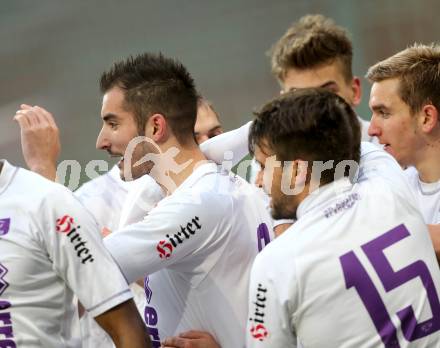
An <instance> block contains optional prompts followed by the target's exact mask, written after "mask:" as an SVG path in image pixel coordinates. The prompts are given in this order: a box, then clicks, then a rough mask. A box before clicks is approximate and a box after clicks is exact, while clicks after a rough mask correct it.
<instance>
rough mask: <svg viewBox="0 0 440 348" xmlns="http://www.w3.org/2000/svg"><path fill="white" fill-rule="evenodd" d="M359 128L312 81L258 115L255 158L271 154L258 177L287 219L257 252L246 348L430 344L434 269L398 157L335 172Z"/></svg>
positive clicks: (436, 314) (356, 149) (438, 316)
mask: <svg viewBox="0 0 440 348" xmlns="http://www.w3.org/2000/svg"><path fill="white" fill-rule="evenodd" d="M359 132H360V129H359V122H358V121H357V118H356V115H355V113H354V112H353V111H352V109H351V108H350V106H349V105H348V104H347V103H346V102H345V101H344V100H343V99H342V98H340V97H338V96H336V95H335V94H333V93H330V92H328V91H325V90H322V89H318V90H317V89H311V90H298V91H294V92H291V93H287V94H285V95H283V96H280V97H278V98H276V99H275V100H273V101H271V102H269V103H268V104H266V105H265V106H264V107H263V108H262V110H261V111H260V112H259V113H258V115H257V118H256V120H255V121H254V123H253V125H252V128H251V133H250V144H251V145H250V147H251V149H253V151H254V154H255V158H256V159H257V160H258V161H259V162H260V163H261V164H262V165H263V166H264V165H265V164H266V165H267V161H268V160H269V159H271V158H275V159H276V160H277V161H280V162H281V163H280V165H279V166H275V167H274V170H273V178H272V179H273V180H272V181H271V182H270V181H267V180H266V181H265V182H264V186H265V189H266V190H267V191H268V192H269V193H270V194H271V198H272V214H273V216H274V217H284V218H297V221H296V222H295V224H294V225H293V226H292V227H291V228H289V229H288V230H287V231H286V232H285V233H284V234H282V235H281V236H279V237H278V238H277V239H275V240H274V241H273V242H272V243H271V244H269V245H268V246H267V247H266V248H265V249H264V250H263V251H262V252H261V253H260V254H259V255H258V256H257V258H256V260H255V263H254V266H253V268H252V273H251V287H250V297H249V315H248V329H247V347H248V348H252V347H271V348H273V347H297V346H302V347H312V348H313V347H367V346H368V347H379V346H385V347H411V346H417V347H435V346H437V345H438V342H439V340H440V302H439V290H440V274H439V272H438V265H437V263H436V260H435V256H434V252H433V248H432V244H431V241H430V239H429V234H428V231H427V228H426V225H425V223H424V221H423V219H422V216H421V215H420V213H419V211H418V209H417V207H416V204H415V202H414V198H413V195H412V193H411V191H410V190H409V187H408V183H407V181H406V179H405V177H404V174H403V171H402V170H401V168H400V166H399V165H398V164H397V162H395V161H394V162H393V161H389V163H388V164H387V165H386V166H385V170H386V171H388V173H389V175H388V176H387V175H382V174H383V173H382V174H378V170H377V169H374V168H371V169H373V170H369V171H367V172H363V173H360V174H359V178H358V179H357V180H356V182H355V183H354V184H353V180H352V179H351V177H350V176H348V174H349V173H350V171H347V170H345V171H344V170H343V169H344V167H345V163H357V162H359V160H360V150H361V146H360V142H359ZM341 143H343V144H345V145H346V146H343V147H341V146H339V144H341ZM381 152H382V151H381ZM382 154H383V155H385V156H387V155H386V153H384V152H382ZM388 157H390V156H388ZM390 159H391V158H390ZM347 160H350V161H351V162H346V161H347ZM326 161H330V162H326ZM323 162H324V165H323ZM325 163H329V164H330V165H329V166H325ZM316 164H318V167H321V168H324V169H325V170H324V171H322V173H321V175H316V172H315V165H316ZM338 167H339V170H338ZM362 167H363V165H362V163H361V166H360V171H363V169H362ZM286 170H288V171H290V172H291V173H292V175H291V176H288V177H287V178H286V177H283V171H284V172H286ZM298 186H299V187H300V188H302V189H299V190H297V191H296V192H294V193H290V192H288V191H286V190H288V189H290V188H291V187H293V188H294V189H297V187H298Z"/></svg>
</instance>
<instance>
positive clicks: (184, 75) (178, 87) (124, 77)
mask: <svg viewBox="0 0 440 348" xmlns="http://www.w3.org/2000/svg"><path fill="white" fill-rule="evenodd" d="M115 86H116V87H119V88H121V89H122V90H123V91H124V92H125V93H124V94H125V105H124V107H125V108H126V109H127V110H128V111H131V112H133V113H134V116H135V119H136V122H137V126H138V130H139V133H140V134H144V133H143V132H144V129H145V124H146V122H147V120H148V118H149V117H150V116H151V115H153V114H155V113H159V114H162V115H163V116H164V117H165V118H166V120H167V121H168V123H169V125H170V128H171V130H172V132H173V134H174V135H175V136H176V138H177V140H178V141H179V143H181V144H186V143H188V141H189V140H190V139H194V124H195V122H196V116H197V92H196V88H195V84H194V80H193V78H192V77H191V75H190V74H189V72H188V71H187V70H186V68H185V67H184V66H183V65H182V64H181V63H180V62H178V61H177V60H174V59H170V58H166V57H164V56H163V55H162V54H152V53H143V54H140V55H137V56H130V57H128V58H127V59H125V60H123V61H119V62H116V63H114V64H113V66H112V67H111V68H110V69H109V70H108V71H106V72H104V73H103V74H102V76H101V80H100V87H101V92H102V93H106V92H107V91H108V90H110V89H111V88H113V87H115Z"/></svg>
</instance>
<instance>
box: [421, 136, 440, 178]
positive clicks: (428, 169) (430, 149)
mask: <svg viewBox="0 0 440 348" xmlns="http://www.w3.org/2000/svg"><path fill="white" fill-rule="evenodd" d="M429 145H430V146H426V147H424V149H423V151H422V153H421V154H420V156H419V158H418V159H417V162H416V163H415V167H416V169H417V171H418V172H419V177H420V180H421V181H423V182H426V183H431V182H436V181H439V180H440V161H439V160H438V159H439V157H440V142H438V143H437V144H429Z"/></svg>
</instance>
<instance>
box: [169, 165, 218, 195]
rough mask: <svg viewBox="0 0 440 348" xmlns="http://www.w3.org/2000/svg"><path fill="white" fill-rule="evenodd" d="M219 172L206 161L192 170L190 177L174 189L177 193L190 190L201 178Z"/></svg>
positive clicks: (215, 166)
mask: <svg viewBox="0 0 440 348" xmlns="http://www.w3.org/2000/svg"><path fill="white" fill-rule="evenodd" d="M219 172H220V170H219V167H218V165H217V164H215V163H213V162H208V161H206V162H203V163H202V164H200V165H198V166H197V167H196V168H195V169H194V170H193V172H192V173H191V175H190V176H188V177H187V178H186V179H185V181H184V182H183V183H182V184H181V185H180V186H179V187H178V188H177V189H176V191H179V190H181V189H186V188H191V187H193V186H194V184H195V183H196V182H197V181H199V180H200V179H201V178H202V177H204V176H206V175H210V174H215V173H219ZM176 191H175V192H176Z"/></svg>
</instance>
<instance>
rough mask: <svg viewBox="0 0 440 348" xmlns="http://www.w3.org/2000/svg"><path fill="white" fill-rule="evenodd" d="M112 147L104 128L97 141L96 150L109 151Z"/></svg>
mask: <svg viewBox="0 0 440 348" xmlns="http://www.w3.org/2000/svg"><path fill="white" fill-rule="evenodd" d="M110 145H111V143H110V140H109V138H108V137H107V135H106V133H105V130H104V128H102V129H101V131H100V132H99V134H98V138H97V139H96V148H97V149H99V150H107V149H109V148H110Z"/></svg>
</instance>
